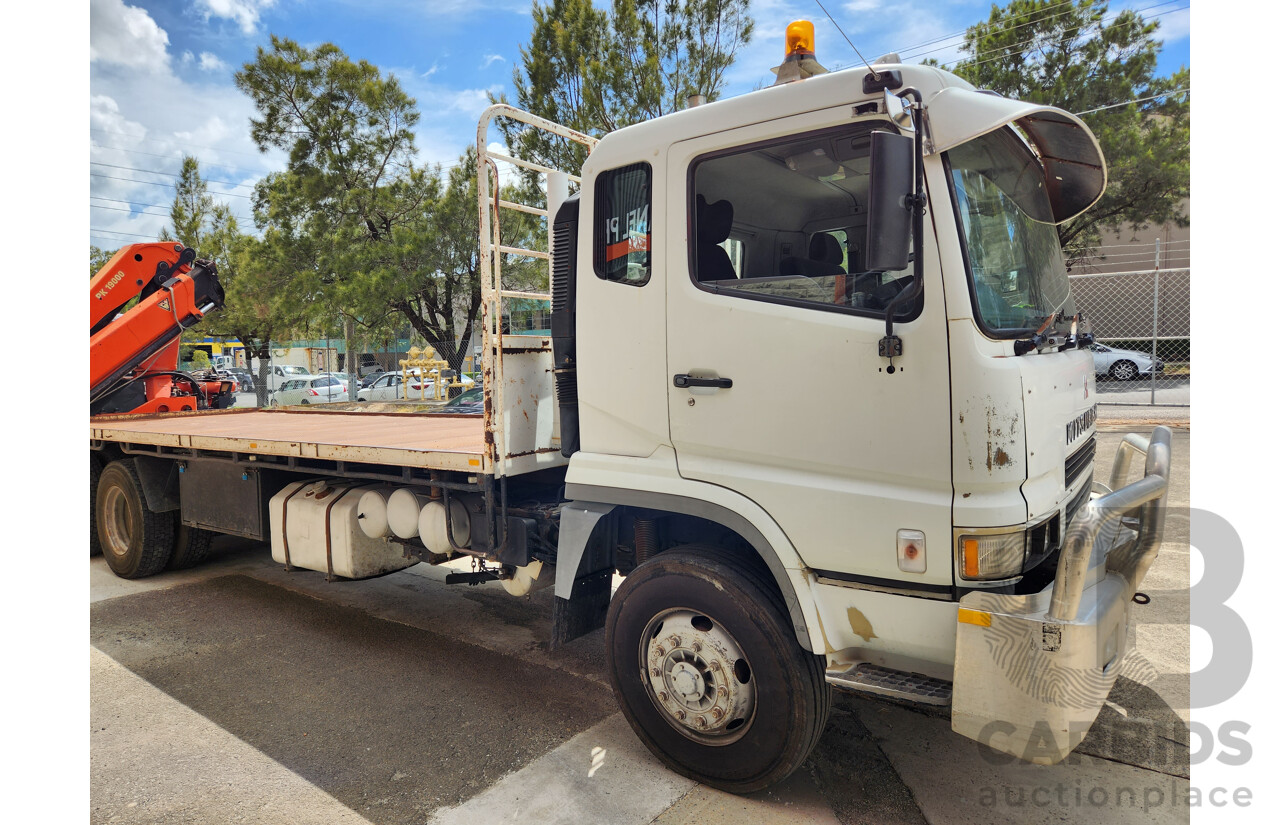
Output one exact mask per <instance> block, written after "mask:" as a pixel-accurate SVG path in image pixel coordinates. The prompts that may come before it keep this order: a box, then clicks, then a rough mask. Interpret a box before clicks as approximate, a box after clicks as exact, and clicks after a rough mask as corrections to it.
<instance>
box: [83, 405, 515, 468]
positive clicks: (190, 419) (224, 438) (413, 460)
mask: <svg viewBox="0 0 1280 825" xmlns="http://www.w3.org/2000/svg"><path fill="white" fill-rule="evenodd" d="M89 438H90V440H94V441H113V442H122V443H128V444H145V445H153V446H159V447H171V448H187V449H195V450H212V451H221V452H233V453H241V454H248V455H254V454H259V455H272V456H294V457H299V458H319V459H328V460H334V461H352V462H360V463H367V464H390V465H395V466H402V467H415V468H425V469H431V470H456V471H462V472H472V473H476V472H479V473H487V472H490V471H491V467H490V459H489V452H488V450H487V449H486V446H485V435H484V418H483V416H478V415H447V414H432V415H427V414H420V413H404V412H399V413H366V412H342V411H336V410H293V409H284V410H260V409H252V410H204V411H201V412H194V413H193V412H185V413H157V414H150V415H103V416H94V417H91V418H90V419H89Z"/></svg>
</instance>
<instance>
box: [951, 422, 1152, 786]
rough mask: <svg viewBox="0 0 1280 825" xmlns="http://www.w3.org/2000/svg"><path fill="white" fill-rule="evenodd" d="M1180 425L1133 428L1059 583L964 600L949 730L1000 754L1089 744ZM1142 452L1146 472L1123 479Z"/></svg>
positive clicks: (1061, 567) (1071, 541)
mask: <svg viewBox="0 0 1280 825" xmlns="http://www.w3.org/2000/svg"><path fill="white" fill-rule="evenodd" d="M1170 440H1171V433H1170V432H1169V430H1168V428H1166V427H1156V428H1155V430H1154V431H1153V432H1152V434H1151V437H1150V438H1143V437H1141V436H1138V435H1134V434H1130V435H1127V436H1125V439H1124V441H1123V442H1122V443H1121V445H1120V449H1119V451H1118V452H1117V453H1116V459H1115V463H1114V465H1113V467H1112V471H1111V479H1110V484H1109V485H1103V484H1095V485H1094V488H1095V489H1094V491H1093V494H1092V498H1091V500H1090V501H1089V503H1088V504H1087V505H1085V506H1084V507H1082V508H1081V509H1080V510H1079V512H1078V513H1077V514H1076V516H1075V518H1074V519H1072V521H1071V523H1070V525H1068V526H1067V529H1066V531H1065V533H1064V536H1065V538H1064V541H1063V547H1062V552H1061V555H1060V557H1059V560H1058V569H1057V575H1056V577H1055V579H1054V582H1053V584H1052V585H1050V586H1049V587H1046V588H1045V589H1044V590H1042V591H1041V592H1039V593H1035V594H1032V595H1026V596H1015V595H1003V594H996V593H987V592H973V593H969V594H967V595H965V596H964V597H963V598H962V599H961V600H960V609H959V614H958V621H957V624H956V665H955V682H954V694H953V700H952V715H951V727H952V729H953V730H955V731H956V732H957V733H960V734H962V735H964V736H967V737H969V738H971V739H975V740H977V741H979V742H982V743H983V744H985V745H988V746H990V747H992V748H995V749H996V750H999V751H1003V752H1005V753H1009V754H1012V755H1014V756H1017V757H1019V758H1020V759H1025V760H1027V761H1029V762H1035V763H1038V764H1045V765H1051V764H1054V763H1056V762H1059V761H1061V760H1062V759H1063V758H1065V757H1066V755H1067V754H1068V753H1070V752H1071V750H1072V749H1073V748H1074V747H1075V746H1076V745H1078V744H1079V743H1080V741H1081V740H1082V739H1083V738H1084V735H1085V733H1086V732H1087V731H1088V730H1089V727H1090V726H1091V725H1092V724H1093V721H1094V719H1096V718H1097V715H1098V711H1099V710H1101V708H1102V704H1103V702H1104V701H1105V700H1106V698H1107V695H1108V694H1109V693H1110V692H1111V688H1112V686H1113V685H1114V684H1115V680H1116V673H1117V667H1118V665H1119V663H1120V660H1121V658H1122V657H1123V656H1124V653H1125V650H1126V641H1127V639H1128V631H1129V609H1130V604H1131V602H1132V599H1133V595H1134V593H1135V592H1136V591H1137V589H1138V587H1139V586H1140V585H1141V584H1142V580H1143V578H1145V576H1146V574H1147V570H1148V569H1149V568H1150V567H1151V563H1152V562H1154V561H1155V558H1156V554H1157V553H1158V552H1159V549H1160V540H1161V537H1162V536H1163V534H1164V515H1165V495H1166V493H1167V491H1168V485H1169V461H1170ZM1135 453H1144V454H1145V455H1146V466H1145V470H1144V473H1143V477H1142V478H1140V479H1138V480H1137V481H1134V482H1133V483H1132V484H1128V485H1126V486H1121V485H1123V484H1124V481H1125V479H1126V478H1127V477H1128V473H1129V465H1130V462H1131V460H1132V458H1133V455H1134V454H1135Z"/></svg>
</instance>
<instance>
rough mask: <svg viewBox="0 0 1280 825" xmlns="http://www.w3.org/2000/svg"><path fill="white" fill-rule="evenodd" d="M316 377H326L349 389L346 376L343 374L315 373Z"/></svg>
mask: <svg viewBox="0 0 1280 825" xmlns="http://www.w3.org/2000/svg"><path fill="white" fill-rule="evenodd" d="M316 375H327V376H329V377H330V378H332V379H334V380H335V381H337V382H338V383H340V384H341V385H342V386H343V387H345V388H348V389H349V388H350V382H349V381H348V376H347V374H346V373H345V372H317V373H316ZM348 394H350V393H348Z"/></svg>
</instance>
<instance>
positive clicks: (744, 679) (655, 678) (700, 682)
mask: <svg viewBox="0 0 1280 825" xmlns="http://www.w3.org/2000/svg"><path fill="white" fill-rule="evenodd" d="M639 655H640V673H641V679H642V681H643V682H644V686H645V690H646V691H647V692H648V694H649V698H650V700H652V701H653V704H654V707H656V708H657V709H658V711H659V712H660V713H661V715H662V717H663V718H664V719H665V720H666V721H667V723H668V724H670V725H671V726H672V727H673V728H675V729H676V730H677V731H679V732H680V733H682V734H683V735H685V736H687V737H688V738H690V739H692V740H694V741H695V742H699V743H702V744H705V745H728V744H731V743H733V742H736V741H737V740H738V739H741V738H742V736H743V735H744V734H746V732H747V730H748V729H749V728H750V727H751V720H752V718H753V717H754V715H755V709H756V688H755V680H754V679H753V678H752V671H751V666H750V664H749V663H748V662H747V659H746V656H744V655H743V653H742V647H741V645H739V644H738V642H737V640H736V639H734V638H733V636H732V635H731V634H730V633H729V632H728V631H727V630H725V629H724V628H723V627H722V626H721V625H720V624H719V623H718V622H716V621H715V620H714V619H712V618H710V617H709V616H706V615H705V614H703V613H699V612H697V611H694V610H688V609H686V608H675V609H672V610H667V611H664V612H662V613H660V614H658V615H657V616H654V617H653V619H651V620H650V621H649V624H648V625H647V626H646V627H645V629H644V633H643V634H641V636H640V650H639Z"/></svg>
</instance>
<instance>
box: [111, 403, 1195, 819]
mask: <svg viewBox="0 0 1280 825" xmlns="http://www.w3.org/2000/svg"><path fill="white" fill-rule="evenodd" d="M1166 415H1168V413H1166ZM1170 423H1176V422H1170ZM1142 429H1149V427H1145V426H1144V427H1142ZM1123 431H1124V419H1123V418H1122V417H1121V416H1119V415H1116V414H1113V415H1112V417H1111V418H1110V419H1106V418H1105V417H1104V421H1103V423H1102V424H1101V425H1100V433H1099V436H1098V442H1099V454H1098V461H1099V467H1107V466H1109V463H1110V457H1111V455H1112V454H1113V453H1114V451H1115V448H1116V446H1117V445H1118V443H1119V441H1120V439H1121V437H1122V434H1123ZM1189 443H1190V432H1189V428H1187V427H1185V426H1184V427H1179V428H1177V429H1175V436H1174V462H1173V473H1174V479H1173V484H1172V488H1171V491H1170V505H1171V509H1170V514H1169V520H1168V526H1167V531H1166V542H1165V545H1164V547H1163V548H1162V551H1161V554H1160V557H1159V559H1158V560H1157V562H1156V564H1155V565H1154V566H1153V567H1152V569H1151V571H1150V573H1149V575H1148V578H1147V582H1146V583H1145V584H1144V586H1143V590H1144V591H1146V592H1148V593H1150V594H1151V595H1152V597H1153V598H1152V602H1151V603H1150V604H1149V605H1146V606H1145V607H1137V608H1135V610H1137V611H1139V612H1138V613H1137V614H1135V615H1137V616H1138V619H1139V621H1138V623H1137V625H1136V627H1135V629H1134V632H1133V641H1134V643H1135V649H1134V650H1133V651H1131V653H1130V654H1129V656H1128V657H1127V658H1126V659H1125V661H1124V663H1123V665H1122V669H1121V674H1122V675H1121V677H1120V679H1119V680H1118V682H1117V686H1116V689H1115V691H1113V693H1112V695H1111V697H1110V700H1109V703H1108V706H1107V707H1106V708H1104V710H1103V713H1102V715H1101V716H1100V718H1099V722H1098V724H1097V725H1096V726H1095V728H1094V730H1093V731H1092V732H1091V733H1090V735H1089V737H1088V738H1087V739H1086V740H1085V742H1084V743H1083V744H1082V746H1081V747H1080V748H1079V749H1078V752H1077V753H1076V754H1075V755H1073V756H1072V757H1071V758H1070V759H1069V760H1068V761H1067V762H1065V763H1063V764H1061V765H1056V766H1052V767H1041V766H1035V765H1029V764H1025V763H1020V762H1009V761H1007V760H1005V759H1002V758H1000V757H999V756H998V755H996V754H994V752H992V751H989V750H987V749H985V748H983V747H982V746H981V745H978V744H976V743H974V742H971V741H970V740H967V739H964V738H962V737H959V736H958V735H956V734H954V733H952V732H951V729H950V722H949V720H948V719H947V718H946V717H945V716H943V715H938V714H931V713H923V712H919V711H916V710H913V709H910V708H907V707H902V706H898V705H893V704H885V703H882V702H877V701H874V700H870V699H864V698H860V697H853V696H847V695H840V696H839V698H838V700H837V702H836V707H835V708H834V710H833V712H832V716H831V721H830V723H829V725H828V727H827V730H826V732H825V734H824V735H823V737H822V739H821V740H820V742H819V744H818V746H817V748H816V750H815V752H814V753H813V755H812V756H811V757H810V759H809V760H808V761H807V762H806V763H805V765H803V766H802V767H801V768H800V770H798V771H797V772H796V773H795V774H794V775H793V776H792V777H791V778H790V779H789V780H787V781H786V782H784V783H782V784H781V785H779V786H776V787H774V788H771V789H769V790H766V791H763V792H760V793H758V794H754V795H751V796H747V797H737V796H731V795H728V794H724V793H721V792H719V791H715V790H712V789H710V788H706V787H703V786H700V785H697V784H696V783H693V782H691V781H690V780H687V779H685V778H683V777H680V776H678V775H676V774H673V773H671V772H669V771H667V770H665V769H664V768H663V767H662V766H661V765H660V764H659V763H658V762H657V760H656V759H654V758H653V757H652V756H651V755H650V754H649V753H648V752H647V751H646V750H645V748H644V747H643V745H641V744H640V742H639V741H638V740H637V739H636V737H635V735H634V734H633V733H632V732H631V730H630V728H629V727H628V726H627V724H626V722H625V721H624V720H623V719H622V717H621V715H620V714H619V713H618V711H617V709H616V706H615V704H614V700H613V696H612V691H611V690H610V688H609V685H608V682H607V678H606V676H605V668H604V639H603V633H602V632H601V631H596V632H595V633H592V634H589V635H587V636H585V637H583V638H581V639H578V640H576V641H574V642H572V643H570V644H569V645H567V646H565V647H564V648H561V649H560V650H557V651H554V652H552V651H550V650H548V648H547V641H548V635H549V629H550V628H549V624H550V622H549V616H550V601H551V591H550V590H543V591H540V592H538V593H535V594H533V595H532V596H529V597H524V598H513V597H511V596H509V595H507V594H506V592H505V591H504V590H502V588H501V586H500V585H498V584H497V583H489V584H485V585H481V586H477V587H469V586H465V585H445V584H444V575H445V574H446V573H447V572H449V570H448V569H447V568H445V567H429V566H426V565H417V566H415V567H412V568H409V569H407V570H404V571H401V572H399V573H394V574H391V575H388V576H384V577H381V578H377V579H371V580H366V581H360V582H348V581H342V582H332V583H328V582H325V580H324V576H323V574H320V573H315V572H310V571H295V572H292V573H290V572H286V571H285V570H284V569H283V568H282V567H281V566H280V565H277V564H275V563H274V562H272V561H271V558H270V552H269V550H268V549H267V548H266V547H265V546H264V545H261V544H257V543H253V542H248V541H244V540H240V539H232V538H222V539H219V540H218V542H217V543H216V544H215V549H214V554H213V556H212V558H211V559H210V561H208V562H207V563H206V564H204V565H202V566H201V567H199V568H197V569H195V570H189V571H183V572H175V573H164V574H161V575H158V576H154V577H152V578H149V579H143V580H139V581H125V580H122V579H118V578H115V577H114V576H113V575H112V574H111V573H110V571H109V570H108V569H107V568H106V565H105V563H104V562H103V561H102V559H101V558H97V559H92V560H91V561H90V601H91V606H90V616H91V622H90V645H91V646H90V673H91V691H92V708H91V714H90V722H91V733H90V742H91V787H90V805H91V811H90V819H91V821H92V822H94V823H114V822H123V823H183V822H190V823H205V822H245V823H290V825H293V824H294V823H313V822H314V823H373V824H374V825H399V824H400V823H432V824H433V825H444V823H490V822H495V823H496V822H530V823H566V825H567V824H568V823H618V825H631V824H632V823H634V824H635V825H643V824H644V823H662V825H693V823H697V824H698V825H716V823H729V822H733V823H735V825H743V823H828V824H829V823H888V824H889V825H893V824H894V823H913V825H914V823H924V822H928V823H938V824H939V825H941V823H1005V822H1007V823H1019V825H1022V823H1040V822H1044V823H1049V822H1125V823H1127V822H1144V823H1147V822H1161V823H1163V822H1187V821H1188V819H1189V816H1188V810H1189V809H1188V808H1187V807H1186V805H1185V804H1182V805H1179V804H1177V802H1176V800H1177V799H1178V798H1179V795H1181V796H1182V798H1184V799H1185V795H1186V794H1187V792H1188V789H1189V784H1190V783H1189V776H1190V751H1189V747H1188V746H1189V737H1188V734H1187V728H1186V722H1187V719H1188V714H1189V710H1188V708H1189V704H1190V698H1189V678H1188V673H1189V671H1190V661H1189V629H1188V618H1189V598H1188V593H1187V587H1188V585H1189V581H1190V548H1189V546H1188V543H1187V542H1188V537H1189V530H1188V525H1187V519H1186V514H1185V508H1186V506H1187V505H1188V503H1189V467H1188V463H1187V457H1188V450H1189ZM453 564H455V565H460V566H464V567H465V562H462V563H458V562H455V563H453ZM1103 795H1105V800H1104V799H1102V796H1103Z"/></svg>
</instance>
